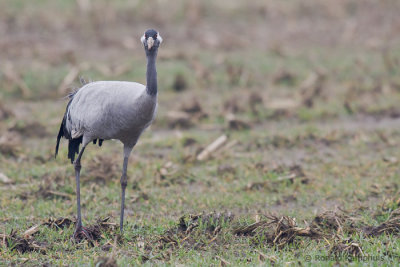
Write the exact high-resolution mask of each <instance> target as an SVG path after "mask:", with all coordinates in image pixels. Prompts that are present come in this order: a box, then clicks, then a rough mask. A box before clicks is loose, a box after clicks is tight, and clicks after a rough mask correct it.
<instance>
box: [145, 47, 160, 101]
mask: <svg viewBox="0 0 400 267" xmlns="http://www.w3.org/2000/svg"><path fill="white" fill-rule="evenodd" d="M152 50H153V51H146V56H147V72H146V79H147V81H146V82H147V84H146V91H147V93H148V94H149V95H157V70H156V58H157V49H156V48H153V49H152Z"/></svg>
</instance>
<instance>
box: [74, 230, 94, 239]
mask: <svg viewBox="0 0 400 267" xmlns="http://www.w3.org/2000/svg"><path fill="white" fill-rule="evenodd" d="M73 239H74V240H75V241H76V242H80V241H82V240H83V239H86V240H89V241H92V240H93V237H92V235H91V234H90V233H89V231H88V230H87V228H85V227H83V226H81V227H78V228H76V229H75V232H74V236H73Z"/></svg>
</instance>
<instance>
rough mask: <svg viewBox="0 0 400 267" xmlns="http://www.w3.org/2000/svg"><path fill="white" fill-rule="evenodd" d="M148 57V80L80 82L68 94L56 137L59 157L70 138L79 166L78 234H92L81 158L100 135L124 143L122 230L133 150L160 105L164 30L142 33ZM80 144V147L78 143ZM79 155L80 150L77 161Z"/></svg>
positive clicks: (70, 150)
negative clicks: (85, 222)
mask: <svg viewBox="0 0 400 267" xmlns="http://www.w3.org/2000/svg"><path fill="white" fill-rule="evenodd" d="M141 42H142V43H143V46H144V50H145V53H146V57H147V71H146V85H142V84H140V83H135V82H124V81H98V82H91V83H88V84H86V85H84V86H82V87H81V88H80V89H79V90H77V91H76V92H74V93H71V94H70V95H69V98H70V100H69V102H68V105H67V108H66V111H65V114H64V117H63V120H62V123H61V126H60V131H59V133H58V136H57V144H56V149H55V156H57V153H58V148H59V144H60V139H61V137H64V138H66V139H68V142H69V143H68V158H69V159H70V160H71V163H73V164H74V167H75V178H76V200H77V222H76V227H75V232H74V238H75V239H77V240H79V239H82V238H90V236H89V234H88V232H87V231H86V230H85V229H84V228H83V227H82V218H81V203H80V170H81V157H82V154H83V152H84V151H85V148H86V146H87V145H88V144H89V143H90V142H93V143H94V144H96V141H97V140H98V144H99V146H101V144H102V142H103V140H109V139H117V140H120V141H121V142H122V143H123V146H124V149H123V152H124V163H123V168H122V176H121V191H122V192H121V215H120V216H121V217H120V230H121V233H122V232H123V224H124V207H125V189H126V186H127V167H128V159H129V155H130V154H131V151H132V149H133V147H134V146H135V145H136V142H137V141H138V139H139V137H140V135H141V134H142V132H143V131H144V130H145V129H146V128H147V127H148V126H149V125H150V124H151V123H152V121H153V119H154V117H155V115H156V110H157V71H156V58H157V52H158V48H159V46H160V44H161V42H162V38H161V36H160V34H159V33H158V32H157V31H156V30H154V29H149V30H147V31H145V33H144V35H143V36H142V38H141ZM80 144H82V148H81V149H80V150H79V146H80ZM75 154H78V156H77V158H76V160H75Z"/></svg>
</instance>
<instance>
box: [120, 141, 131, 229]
mask: <svg viewBox="0 0 400 267" xmlns="http://www.w3.org/2000/svg"><path fill="white" fill-rule="evenodd" d="M131 151H132V147H126V146H124V165H123V168H122V176H121V217H120V221H119V229H120V230H121V234H122V233H123V231H124V209H125V189H126V186H127V184H128V177H127V169H128V160H129V155H130V154H131Z"/></svg>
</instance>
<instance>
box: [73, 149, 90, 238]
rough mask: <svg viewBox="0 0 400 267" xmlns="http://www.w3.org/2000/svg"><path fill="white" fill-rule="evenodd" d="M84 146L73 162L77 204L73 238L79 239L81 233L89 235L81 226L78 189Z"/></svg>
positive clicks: (79, 190)
mask: <svg viewBox="0 0 400 267" xmlns="http://www.w3.org/2000/svg"><path fill="white" fill-rule="evenodd" d="M85 147H86V145H85V146H83V147H82V149H81V151H80V152H79V154H78V157H77V158H76V160H75V162H74V167H75V179H76V206H77V211H76V212H77V221H76V227H75V232H74V238H75V239H81V235H82V234H83V235H84V236H86V237H87V238H88V237H89V235H88V234H87V232H85V231H84V229H83V227H82V216H81V189H80V172H81V157H82V154H83V151H85Z"/></svg>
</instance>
